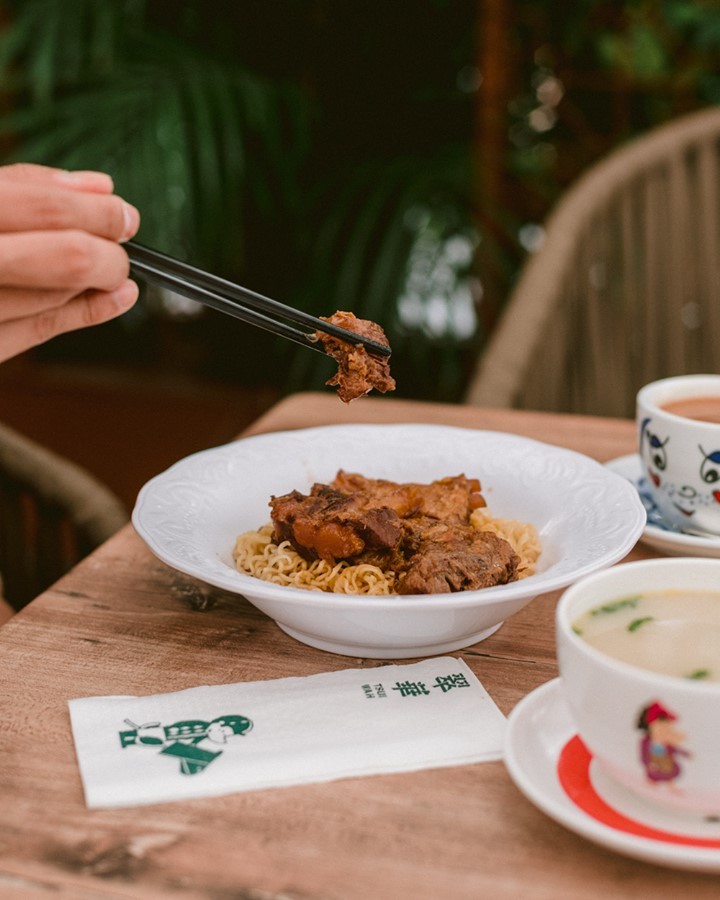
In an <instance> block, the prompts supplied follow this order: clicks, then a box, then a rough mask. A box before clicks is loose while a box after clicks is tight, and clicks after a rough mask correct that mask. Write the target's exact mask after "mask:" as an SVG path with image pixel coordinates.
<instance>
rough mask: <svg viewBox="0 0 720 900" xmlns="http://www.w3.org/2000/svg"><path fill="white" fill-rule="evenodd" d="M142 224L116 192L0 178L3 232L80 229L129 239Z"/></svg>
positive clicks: (112, 237) (0, 225)
mask: <svg viewBox="0 0 720 900" xmlns="http://www.w3.org/2000/svg"><path fill="white" fill-rule="evenodd" d="M139 225H140V213H139V212H138V211H137V210H136V209H135V207H134V206H131V205H130V204H129V203H126V202H125V201H124V200H123V199H122V198H121V197H118V196H117V195H115V194H93V193H87V192H85V191H72V190H66V189H63V188H61V187H58V186H57V185H52V184H38V183H36V182H32V181H31V182H27V183H23V182H16V181H9V180H2V179H0V232H10V231H40V230H42V231H61V230H64V229H69V228H77V229H81V230H82V231H88V232H90V233H91V234H95V235H98V236H99V237H104V238H108V239H109V240H112V241H126V240H128V239H129V238H131V237H132V236H133V235H134V234H135V232H136V231H137V229H138V227H139Z"/></svg>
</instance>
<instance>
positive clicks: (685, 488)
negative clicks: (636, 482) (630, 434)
mask: <svg viewBox="0 0 720 900" xmlns="http://www.w3.org/2000/svg"><path fill="white" fill-rule="evenodd" d="M637 427H638V452H639V455H640V459H641V462H642V469H643V474H644V476H645V478H646V481H647V484H646V488H647V492H648V493H649V495H650V497H651V499H652V501H653V503H654V504H655V506H656V507H657V510H658V512H659V513H660V515H661V517H662V519H663V520H664V521H665V522H666V523H667V525H668V526H670V527H673V528H675V529H678V530H680V531H686V532H689V533H692V532H698V533H701V534H707V535H720V375H679V376H676V377H673V378H664V379H662V380H660V381H654V382H652V383H651V384H647V385H645V387H643V388H641V389H640V391H639V392H638V395H637Z"/></svg>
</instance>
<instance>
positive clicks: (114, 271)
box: [0, 231, 130, 294]
mask: <svg viewBox="0 0 720 900" xmlns="http://www.w3.org/2000/svg"><path fill="white" fill-rule="evenodd" d="M129 271H130V262H129V260H128V257H127V253H126V252H125V251H124V250H123V248H122V247H121V246H120V245H119V244H116V243H115V242H114V241H108V240H105V239H103V238H99V237H94V236H93V235H91V234H87V233H85V232H84V231H32V232H26V233H23V234H0V284H1V285H3V286H5V287H29V288H40V289H44V290H65V289H71V290H72V293H73V294H77V293H80V291H84V290H87V289H88V288H95V289H98V290H106V291H111V290H113V289H114V288H116V287H118V285H120V284H121V282H123V281H124V280H125V279H126V278H127V277H128V274H129Z"/></svg>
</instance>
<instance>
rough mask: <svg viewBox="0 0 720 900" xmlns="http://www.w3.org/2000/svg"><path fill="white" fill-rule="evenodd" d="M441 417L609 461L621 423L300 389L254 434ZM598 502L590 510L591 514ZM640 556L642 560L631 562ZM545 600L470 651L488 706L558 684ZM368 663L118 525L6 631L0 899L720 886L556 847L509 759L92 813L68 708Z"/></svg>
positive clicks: (0, 674) (524, 893)
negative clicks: (303, 640) (272, 616)
mask: <svg viewBox="0 0 720 900" xmlns="http://www.w3.org/2000/svg"><path fill="white" fill-rule="evenodd" d="M360 421H364V422H399V421H417V422H438V423H446V424H452V425H458V426H462V427H469V428H487V429H493V430H501V431H508V432H514V433H518V434H524V435H527V436H530V437H535V438H539V439H543V440H546V441H548V442H550V443H555V444H560V445H563V446H566V447H571V448H573V449H576V450H580V451H582V452H585V453H587V454H588V455H591V456H593V457H595V458H597V459H599V460H601V461H605V460H608V459H610V458H612V457H615V456H619V455H622V454H625V453H628V452H632V450H633V444H634V428H633V425H632V423H631V422H629V421H622V420H608V419H596V418H582V417H570V416H559V415H547V414H542V413H531V412H512V411H507V410H482V409H471V408H469V407H460V406H444V405H436V404H424V403H415V402H412V401H396V400H390V399H386V398H382V399H377V400H375V399H369V398H366V399H363V400H360V401H358V402H357V403H355V404H352V405H351V406H350V407H349V408H346V407H343V406H342V405H341V404H340V403H339V401H338V400H337V399H336V398H335V397H334V396H332V395H329V394H299V395H296V396H293V397H290V398H287V399H286V400H284V401H282V402H281V403H280V404H278V405H277V406H276V407H274V408H273V409H271V410H270V411H269V412H268V413H267V414H266V415H264V416H263V417H262V418H261V419H260V420H259V421H258V422H256V423H255V424H254V425H253V426H252V427H251V428H250V429H249V432H252V433H258V432H262V431H269V430H283V429H293V428H300V427H306V426H312V425H322V424H330V423H339V422H360ZM598 502H602V498H599V499H598ZM649 555H652V551H650V550H648V549H647V548H645V547H644V546H643V545H642V544H639V545H638V546H637V547H636V548H635V550H633V552H632V554H631V557H633V558H638V557H642V556H649ZM556 600H557V594H550V595H546V596H543V597H540V598H538V599H537V600H535V601H533V602H532V603H531V604H530V605H529V606H527V607H526V608H525V609H524V610H522V611H521V612H519V613H517V614H516V615H515V616H513V617H512V618H511V619H509V620H508V621H507V622H506V623H505V625H503V627H502V628H500V630H499V631H498V632H497V633H496V634H494V635H493V636H492V637H490V638H488V639H487V640H485V641H483V642H481V643H479V644H477V645H475V646H473V647H470V648H468V649H466V650H463V651H458V652H456V653H455V654H454V655H457V656H460V657H462V658H463V659H464V660H465V661H466V662H467V663H468V665H469V666H470V667H471V668H472V670H473V671H474V672H475V673H476V674H477V676H478V677H479V678H480V679H481V681H482V682H483V683H484V685H485V686H486V688H487V689H488V690H489V692H490V693H491V695H492V696H493V697H494V698H495V700H496V702H497V703H498V705H499V706H500V708H501V709H502V710H503V712H505V713H509V712H510V710H511V709H512V708H513V706H514V705H515V704H516V703H517V702H518V700H520V699H521V698H522V697H523V696H524V695H525V694H527V693H528V692H529V691H531V690H533V689H534V688H535V687H537V686H538V685H540V684H542V683H544V682H546V681H548V680H549V679H551V678H553V677H555V675H556V673H557V670H556V664H555V652H554V634H553V625H552V616H553V610H554V606H555V602H556ZM382 664H383V663H382V662H380V661H374V660H367V659H352V658H347V657H342V656H336V655H334V654H330V653H325V652H322V651H319V650H314V649H312V648H310V647H306V646H304V645H302V644H299V643H297V642H296V641H294V640H293V639H292V638H290V637H288V636H287V635H285V634H284V633H282V632H281V631H280V630H279V629H278V628H277V627H276V626H275V625H274V623H273V622H272V621H271V620H269V619H268V618H267V617H265V616H264V615H263V614H261V613H260V612H258V611H257V610H255V609H254V607H252V606H251V605H250V604H249V603H247V602H246V601H245V600H243V599H242V598H240V597H238V596H235V595H232V594H229V593H225V592H223V591H220V590H216V589H214V588H210V587H206V586H205V585H202V584H200V583H199V582H197V581H194V580H193V579H191V578H188V577H186V576H183V575H181V574H179V573H177V572H175V571H173V570H172V569H170V568H168V567H167V566H165V565H164V564H163V563H161V562H159V561H158V560H156V559H155V558H154V557H153V556H152V555H151V554H150V552H149V551H148V550H147V549H146V548H145V546H144V544H143V543H142V542H141V541H140V540H139V538H138V537H137V536H136V534H135V532H134V531H133V529H132V528H131V527H130V526H128V527H127V528H125V529H124V530H123V531H121V532H120V533H119V534H117V535H116V536H115V537H114V538H113V539H111V540H110V541H109V542H108V543H107V544H105V545H104V546H103V547H101V548H100V549H99V550H97V551H96V552H95V553H94V554H93V555H92V556H90V557H89V558H88V559H86V560H85V561H84V562H83V563H81V564H80V565H79V566H78V567H77V568H76V569H75V570H74V571H72V572H71V573H70V574H68V575H67V576H66V577H64V578H63V579H62V580H61V581H59V582H58V583H57V584H55V585H54V586H53V587H52V588H51V589H50V590H49V591H47V592H46V593H44V594H43V595H41V596H40V597H38V598H37V599H36V600H34V601H33V602H32V603H31V604H30V605H29V606H28V607H27V608H26V609H24V610H23V611H22V612H21V613H19V614H18V615H17V616H15V617H14V618H13V619H12V620H11V621H10V622H9V623H8V624H6V625H5V626H4V627H2V628H1V629H0V691H1V696H2V727H0V746H1V749H2V755H1V757H0V758H1V760H2V765H1V766H0V796H1V797H2V817H1V818H0V898H9V900H14V898H16V897H17V898H25V897H35V896H37V897H43V898H49V897H62V898H65V897H69V898H77V900H86V898H111V897H117V898H120V897H124V898H125V897H126V898H166V897H172V898H176V897H177V898H188V900H190V898H209V900H231V898H233V900H310V898H313V900H365V898H388V900H405V898H413V900H425V898H428V900H434V898H439V900H443V898H449V900H466V898H467V900H475V898H484V897H487V898H496V897H499V898H506V897H507V898H552V900H583V898H603V900H604V898H607V897H612V898H626V897H627V898H630V897H632V898H637V897H648V898H650V897H652V898H654V900H657V898H673V900H676V898H677V897H686V896H692V897H694V898H705V897H707V898H710V897H713V898H715V897H717V896H718V895H719V893H720V879H719V878H716V877H711V876H706V875H700V874H695V873H690V872H680V871H676V870H672V869H666V868H661V867H658V866H652V865H647V864H644V863H640V862H637V861H634V860H631V859H627V858H625V857H622V856H619V855H616V854H613V853H611V852H609V851H605V850H603V849H601V848H599V847H597V846H595V845H593V844H591V843H588V842H587V841H585V840H583V839H582V838H580V837H577V836H576V835H575V834H573V833H571V832H569V831H566V830H565V829H564V828H562V827H561V826H559V825H556V824H555V823H554V822H553V821H551V820H550V819H548V818H547V817H546V816H545V815H543V814H542V813H541V812H539V811H538V810H537V809H536V808H535V807H534V806H532V805H531V804H530V803H529V802H528V801H527V800H525V798H524V797H523V796H522V795H521V794H520V793H519V791H518V790H517V789H516V787H515V786H514V784H513V782H512V781H511V780H510V778H509V777H508V775H507V773H506V771H505V768H504V766H503V764H502V763H501V762H494V763H482V764H476V765H472V766H463V767H456V768H447V769H436V770H427V771H423V772H418V773H411V774H398V775H387V776H379V777H371V778H357V779H346V780H342V781H337V782H333V783H329V784H319V785H309V786H302V787H296V788H282V789H274V790H262V791H254V792H247V793H240V794H234V795H230V796H227V797H221V798H213V799H208V800H194V801H191V802H179V803H167V804H158V805H154V806H148V807H141V808H137V809H133V808H128V809H117V810H88V809H86V807H85V805H84V801H83V795H82V790H81V783H80V777H79V773H78V768H77V763H76V759H75V753H74V748H73V743H72V737H71V733H70V725H69V717H68V711H67V701H68V700H69V699H70V698H73V697H81V696H94V695H107V694H154V693H160V692H166V691H175V690H180V689H182V688H188V687H193V686H196V685H201V684H220V683H230V682H235V681H252V680H257V679H267V678H280V677H283V676H289V675H308V674H312V673H316V672H322V671H331V670H338V669H344V668H349V667H368V668H371V667H374V666H378V665H382Z"/></svg>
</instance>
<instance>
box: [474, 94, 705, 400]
mask: <svg viewBox="0 0 720 900" xmlns="http://www.w3.org/2000/svg"><path fill="white" fill-rule="evenodd" d="M719 371H720V107H713V108H710V109H707V110H702V111H701V112H699V113H693V114H690V115H686V116H683V117H681V118H679V119H676V120H674V121H673V122H670V123H668V124H667V125H664V126H660V127H658V128H656V129H654V130H652V131H650V132H648V133H647V134H646V135H643V136H641V137H639V138H636V139H634V140H633V141H631V142H629V143H628V144H626V145H624V146H622V147H620V148H619V149H617V150H615V151H614V152H613V153H611V154H609V155H608V156H607V157H605V158H604V159H603V160H601V161H600V162H598V163H596V164H595V165H594V166H593V167H591V169H590V170H588V172H587V173H586V174H585V175H584V176H582V177H581V178H580V179H579V180H578V181H577V183H576V184H575V185H574V186H572V187H571V188H570V189H568V191H567V192H566V194H565V195H564V197H562V198H561V200H560V201H559V202H558V204H557V205H556V207H555V209H554V210H553V212H552V213H551V215H550V216H549V217H548V220H547V222H546V227H545V238H544V241H543V243H542V245H541V247H540V249H539V250H538V251H537V252H536V253H535V254H534V255H533V256H531V257H530V259H529V260H528V262H527V263H526V265H525V266H524V268H523V270H522V272H521V274H520V277H519V279H518V282H517V285H516V287H515V289H514V290H513V292H512V294H511V296H510V298H509V299H508V302H507V304H506V307H505V309H504V311H503V315H502V317H501V320H500V322H499V325H498V327H497V329H496V330H495V331H494V332H493V334H492V336H491V338H490V340H489V342H488V344H487V346H486V348H485V349H484V351H483V353H482V356H481V358H480V360H479V363H478V366H477V369H476V372H475V374H474V376H473V377H472V378H471V380H470V382H469V385H468V388H467V392H466V396H465V400H466V402H468V403H471V404H474V405H478V406H503V407H519V408H529V409H545V410H552V411H557V412H576V413H587V414H595V415H609V416H622V417H628V416H630V417H631V416H633V415H634V402H635V395H636V393H637V391H638V389H639V388H640V387H641V386H642V385H643V384H646V383H647V382H649V381H653V380H655V379H657V378H663V377H666V376H670V375H679V374H690V373H700V372H719Z"/></svg>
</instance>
